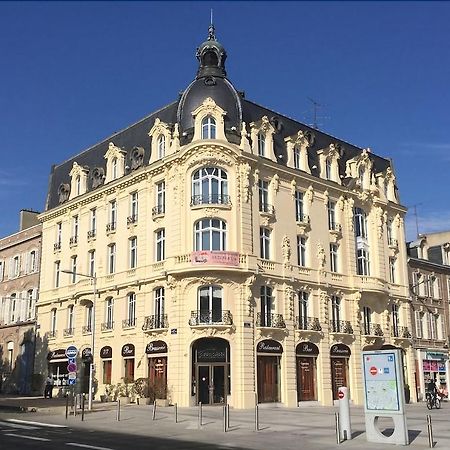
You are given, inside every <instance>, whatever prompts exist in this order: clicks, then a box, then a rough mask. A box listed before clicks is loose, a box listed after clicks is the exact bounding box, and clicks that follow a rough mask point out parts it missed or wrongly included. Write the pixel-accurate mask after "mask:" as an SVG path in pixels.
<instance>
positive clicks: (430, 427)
mask: <svg viewBox="0 0 450 450" xmlns="http://www.w3.org/2000/svg"><path fill="white" fill-rule="evenodd" d="M427 430H428V445H429V446H430V448H433V447H434V439H433V424H432V423H431V416H430V415H429V414H427Z"/></svg>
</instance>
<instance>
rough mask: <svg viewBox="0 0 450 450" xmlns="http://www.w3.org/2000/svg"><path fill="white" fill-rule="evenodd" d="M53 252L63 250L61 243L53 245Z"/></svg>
mask: <svg viewBox="0 0 450 450" xmlns="http://www.w3.org/2000/svg"><path fill="white" fill-rule="evenodd" d="M53 250H54V251H56V250H61V241H59V242H55V243H54V244H53Z"/></svg>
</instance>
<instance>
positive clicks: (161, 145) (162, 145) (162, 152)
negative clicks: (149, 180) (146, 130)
mask: <svg viewBox="0 0 450 450" xmlns="http://www.w3.org/2000/svg"><path fill="white" fill-rule="evenodd" d="M164 156H166V137H165V136H164V135H163V134H162V135H161V136H159V138H158V159H163V158H164Z"/></svg>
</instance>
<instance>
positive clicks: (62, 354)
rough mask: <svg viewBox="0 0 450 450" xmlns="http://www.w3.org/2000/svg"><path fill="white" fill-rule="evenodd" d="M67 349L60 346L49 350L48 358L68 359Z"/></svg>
mask: <svg viewBox="0 0 450 450" xmlns="http://www.w3.org/2000/svg"><path fill="white" fill-rule="evenodd" d="M66 358H67V356H66V349H65V348H59V349H57V350H53V351H50V352H48V355H47V359H48V360H49V361H50V360H51V359H66Z"/></svg>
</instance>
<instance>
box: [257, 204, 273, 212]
mask: <svg viewBox="0 0 450 450" xmlns="http://www.w3.org/2000/svg"><path fill="white" fill-rule="evenodd" d="M259 212H262V213H266V214H275V208H274V207H273V205H271V204H269V203H263V202H260V203H259Z"/></svg>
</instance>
